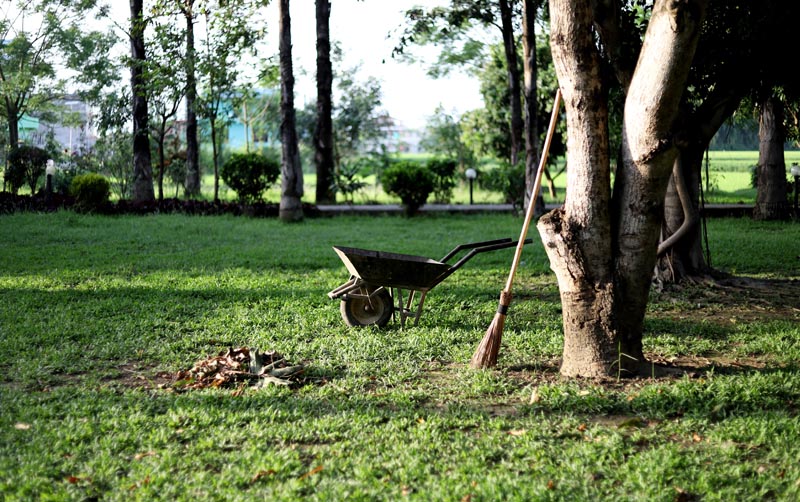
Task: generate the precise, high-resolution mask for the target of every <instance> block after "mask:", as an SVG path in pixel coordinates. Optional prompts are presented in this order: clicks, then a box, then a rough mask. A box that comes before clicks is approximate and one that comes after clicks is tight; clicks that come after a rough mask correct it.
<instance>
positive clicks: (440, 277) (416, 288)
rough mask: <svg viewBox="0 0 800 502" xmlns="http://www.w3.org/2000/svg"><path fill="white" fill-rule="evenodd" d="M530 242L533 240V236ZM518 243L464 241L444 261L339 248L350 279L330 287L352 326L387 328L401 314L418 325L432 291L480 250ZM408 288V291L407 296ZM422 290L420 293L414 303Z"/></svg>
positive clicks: (337, 252) (339, 253) (334, 248)
mask: <svg viewBox="0 0 800 502" xmlns="http://www.w3.org/2000/svg"><path fill="white" fill-rule="evenodd" d="M525 242H526V243H527V242H531V239H527V240H526V241H525ZM516 245H517V241H512V240H511V239H510V238H506V239H495V240H491V241H483V242H473V243H470V244H459V245H458V246H456V247H455V248H453V250H451V251H450V252H449V253H447V254H446V255H445V256H444V257H443V258H442V259H441V260H439V261H436V260H431V259H430V258H426V257H424V256H414V255H407V254H399V253H388V252H385V251H373V250H369V249H359V248H351V247H343V246H333V250H334V251H335V252H336V254H338V255H339V258H340V259H341V260H342V262H343V263H344V265H345V267H347V270H348V271H349V272H350V279H348V281H347V282H345V283H344V284H342V285H341V286H339V287H338V288H336V289H333V290H332V291H330V292H329V293H328V297H329V298H330V299H336V298H339V299H341V304H340V311H341V314H342V319H343V320H344V322H345V324H347V325H348V326H370V325H377V326H381V327H382V326H385V325H386V324H387V323H388V322H389V320H390V319H391V318H392V316H393V315H394V313H395V312H396V313H398V315H399V317H400V325H401V326H405V322H406V319H407V318H408V317H410V316H412V315H413V316H414V325H415V326H416V325H417V324H418V323H419V318H420V315H421V314H422V306H423V304H424V302H425V295H427V293H428V291H430V290H431V289H432V288H433V287H435V286H436V285H437V284H439V283H441V282H442V281H444V280H445V279H447V278H448V277H449V276H450V274H452V273H453V272H455V271H456V270H458V269H459V268H461V266H463V265H464V264H465V263H466V262H467V261H469V260H470V259H471V258H472V257H473V256H475V255H476V254H478V253H484V252H487V251H495V250H498V249H505V248H509V247H513V246H516ZM465 249H469V250H470V251H469V252H468V253H467V254H465V255H464V256H463V257H462V258H461V259H459V260H458V261H457V262H456V263H454V264H453V265H450V264H448V263H447V261H448V260H449V259H451V258H453V257H454V256H455V255H456V254H458V253H459V252H460V251H462V250H465ZM404 290H405V291H407V297H406V298H405V300H404V299H403V291H404ZM417 293H419V294H420V295H419V299H418V301H417V303H416V307H414V300H415V297H416V294H417Z"/></svg>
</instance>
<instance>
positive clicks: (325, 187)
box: [314, 0, 336, 204]
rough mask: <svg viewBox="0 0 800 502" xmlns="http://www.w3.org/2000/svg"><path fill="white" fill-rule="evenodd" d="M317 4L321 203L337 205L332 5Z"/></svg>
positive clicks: (318, 196) (316, 155) (316, 136)
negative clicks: (334, 177) (334, 151)
mask: <svg viewBox="0 0 800 502" xmlns="http://www.w3.org/2000/svg"><path fill="white" fill-rule="evenodd" d="M316 2H317V127H316V130H315V131H314V146H315V147H316V150H315V152H314V160H315V161H316V164H317V192H316V201H317V204H330V203H333V202H336V193H335V192H334V190H333V189H332V186H333V172H334V168H335V166H334V163H333V118H332V115H333V103H332V93H333V91H332V88H333V69H332V68H331V35H330V17H331V2H329V1H328V0H316Z"/></svg>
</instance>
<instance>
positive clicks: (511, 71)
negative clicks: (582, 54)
mask: <svg viewBox="0 0 800 502" xmlns="http://www.w3.org/2000/svg"><path fill="white" fill-rule="evenodd" d="M500 21H501V24H502V31H503V48H504V49H505V55H506V67H507V69H508V94H509V99H510V101H511V102H510V110H511V157H510V159H511V165H516V164H517V162H519V153H520V151H521V150H522V130H523V128H524V125H523V119H522V92H521V90H520V88H519V81H520V78H519V63H518V62H517V45H516V43H515V40H514V23H513V12H512V11H511V5H510V4H509V0H500Z"/></svg>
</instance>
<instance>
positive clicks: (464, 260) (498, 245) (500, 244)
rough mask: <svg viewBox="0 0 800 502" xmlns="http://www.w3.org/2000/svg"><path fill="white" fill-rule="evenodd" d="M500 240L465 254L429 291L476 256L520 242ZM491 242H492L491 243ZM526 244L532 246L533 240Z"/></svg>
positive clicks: (526, 240) (528, 240)
mask: <svg viewBox="0 0 800 502" xmlns="http://www.w3.org/2000/svg"><path fill="white" fill-rule="evenodd" d="M498 240H499V241H500V242H497V243H496V244H489V245H487V246H480V247H476V248H473V249H472V250H471V251H470V252H469V253H467V254H465V255H464V256H463V257H462V258H461V259H460V260H458V261H457V262H456V263H455V264H454V265H453V266H452V267H450V268H449V269H447V272H445V273H444V274H442V275H441V276H439V278H438V279H436V282H435V283H434V284H433V285H431V286H430V287H429V288H428V289H431V288H433V287H434V286H435V285H437V284H439V283H440V282H442V281H443V280H445V279H447V278H448V277H450V274H452V273H453V272H455V271H456V270H458V269H459V268H461V266H462V265H464V264H465V263H467V261H469V260H470V259H472V257H473V256H475V255H476V254H478V253H485V252H487V251H496V250H498V249H505V248H511V247H514V246H516V245H517V243H518V242H519V241H512V240H511V239H498ZM489 242H491V241H489ZM524 242H525V244H530V243H531V242H533V239H531V238H527V239H525V241H524Z"/></svg>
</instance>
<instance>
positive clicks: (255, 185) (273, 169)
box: [219, 152, 281, 203]
mask: <svg viewBox="0 0 800 502" xmlns="http://www.w3.org/2000/svg"><path fill="white" fill-rule="evenodd" d="M280 174H281V166H280V164H279V163H278V162H277V161H275V160H273V159H270V158H268V157H266V156H264V155H262V154H260V153H254V152H251V153H234V154H233V155H231V156H230V158H229V159H228V160H226V161H225V163H224V164H222V168H221V169H220V173H219V175H220V177H221V178H222V181H224V182H225V184H226V185H228V187H230V189H231V190H233V191H234V192H236V194H237V195H238V196H239V200H240V201H241V202H243V203H247V202H255V201H259V200H261V196H262V194H263V193H264V191H265V190H266V189H267V188H269V187H270V186H272V184H273V183H275V181H277V180H278V176H280Z"/></svg>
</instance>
